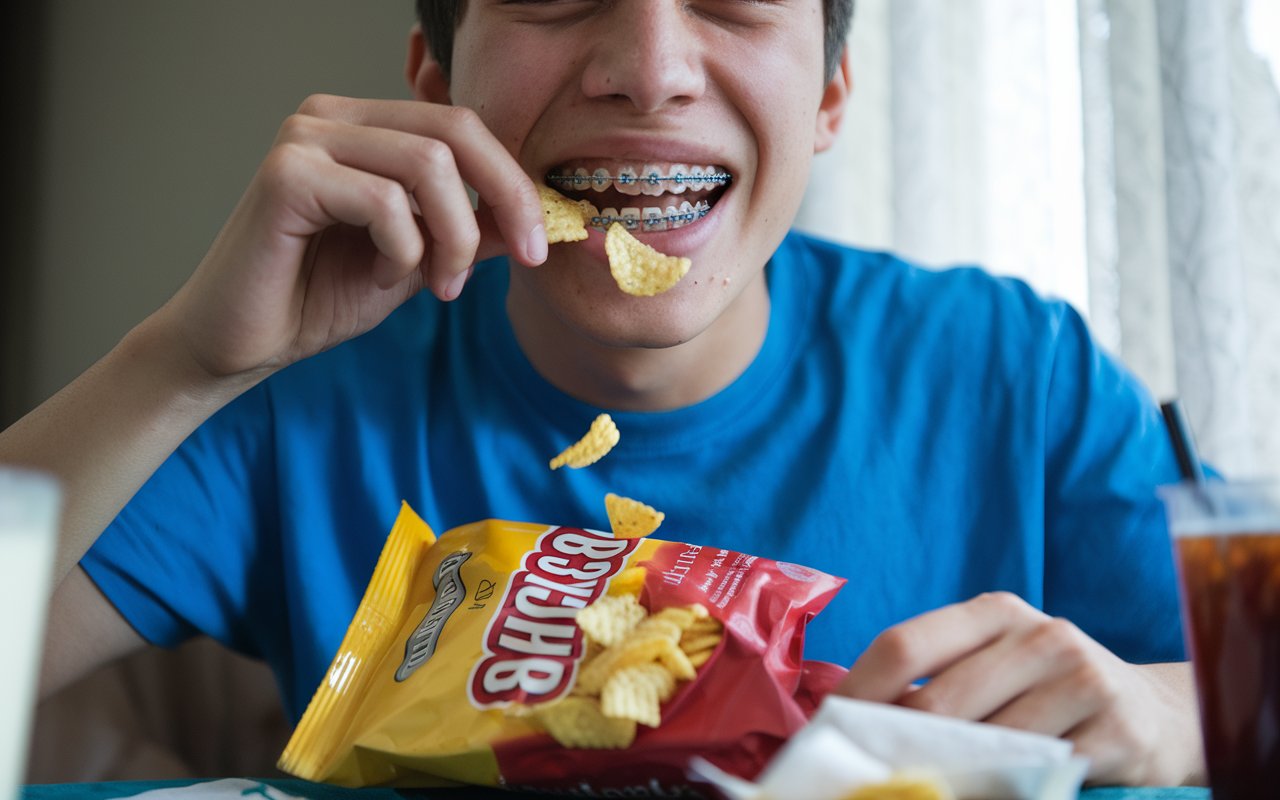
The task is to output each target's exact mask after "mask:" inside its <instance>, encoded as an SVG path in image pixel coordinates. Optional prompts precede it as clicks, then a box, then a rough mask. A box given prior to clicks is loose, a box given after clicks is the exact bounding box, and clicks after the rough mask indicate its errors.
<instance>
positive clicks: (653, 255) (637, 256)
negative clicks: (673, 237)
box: [604, 222, 693, 297]
mask: <svg viewBox="0 0 1280 800" xmlns="http://www.w3.org/2000/svg"><path fill="white" fill-rule="evenodd" d="M604 251H605V253H607V254H608V256H609V271H610V272H612V273H613V279H614V280H615V281H617V283H618V288H619V289H621V290H622V291H624V292H626V293H627V294H630V295H635V296H636V297H652V296H653V295H655V294H661V293H662V292H665V291H667V290H668V289H670V288H671V287H672V286H675V285H676V284H677V283H679V282H680V279H681V278H683V277H684V276H685V273H687V272H688V271H689V267H690V265H691V264H692V263H693V262H691V261H689V259H687V258H681V257H678V256H668V255H664V254H662V253H659V252H658V251H657V250H654V249H653V248H652V247H650V246H649V245H647V244H645V243H644V242H642V241H640V240H639V239H637V238H636V237H634V236H632V235H631V234H630V233H629V232H628V231H627V228H626V226H625V225H623V224H622V223H621V222H615V223H613V224H612V225H610V226H609V232H608V233H607V234H605V239H604Z"/></svg>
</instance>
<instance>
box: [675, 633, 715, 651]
mask: <svg viewBox="0 0 1280 800" xmlns="http://www.w3.org/2000/svg"><path fill="white" fill-rule="evenodd" d="M723 638H724V637H723V636H721V635H720V634H718V633H699V634H694V635H693V636H689V635H688V634H687V633H686V634H685V635H684V636H683V637H681V638H680V649H681V650H683V651H684V652H685V654H687V655H690V656H692V655H693V654H694V653H701V652H702V651H703V650H714V649H716V647H718V646H719V645H720V641H721V639H723Z"/></svg>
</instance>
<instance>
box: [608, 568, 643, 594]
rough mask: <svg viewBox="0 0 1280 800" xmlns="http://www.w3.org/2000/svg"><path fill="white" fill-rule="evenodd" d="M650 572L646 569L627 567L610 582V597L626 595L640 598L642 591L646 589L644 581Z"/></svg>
mask: <svg viewBox="0 0 1280 800" xmlns="http://www.w3.org/2000/svg"><path fill="white" fill-rule="evenodd" d="M648 574H649V571H648V570H646V569H645V568H644V567H627V568H626V569H624V570H623V571H622V572H619V573H618V574H617V575H614V576H613V580H611V581H609V595H610V596H614V597H616V596H620V595H625V594H633V595H637V596H639V594H640V590H641V589H643V588H644V579H645V577H647V576H648Z"/></svg>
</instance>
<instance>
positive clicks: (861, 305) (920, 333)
mask: <svg viewBox="0 0 1280 800" xmlns="http://www.w3.org/2000/svg"><path fill="white" fill-rule="evenodd" d="M779 254H780V256H781V260H782V261H784V262H785V263H786V264H787V265H788V266H791V267H794V268H795V269H796V270H797V271H798V272H799V273H801V274H802V275H803V278H802V280H801V281H799V282H797V284H800V285H804V286H805V289H804V291H807V292H809V293H811V294H812V295H813V296H814V297H815V298H816V300H815V303H816V305H815V307H814V312H815V313H816V314H817V315H818V316H819V317H820V318H824V319H826V320H828V322H829V324H831V325H833V326H835V327H836V328H837V329H845V328H848V327H851V326H853V327H860V328H868V329H874V330H875V331H877V332H878V335H879V336H880V337H882V338H884V339H885V340H891V339H892V338H893V337H895V336H902V337H909V338H910V339H911V340H913V341H919V340H921V339H922V338H924V339H927V338H928V337H929V335H930V334H934V335H936V336H939V337H943V338H945V339H946V340H948V341H951V342H952V343H955V344H961V343H970V344H980V345H981V344H986V343H989V342H990V341H992V338H993V337H996V338H998V339H999V340H1000V341H1003V342H1005V343H1023V344H1029V343H1032V342H1037V343H1039V344H1040V345H1045V344H1049V343H1052V342H1053V341H1054V340H1056V339H1057V337H1058V336H1059V334H1060V333H1061V332H1062V330H1063V328H1064V326H1066V327H1068V328H1074V329H1075V330H1076V332H1080V331H1083V330H1084V327H1083V324H1082V323H1080V324H1079V325H1077V323H1078V322H1079V320H1080V318H1079V314H1077V313H1076V312H1075V311H1074V310H1073V309H1072V308H1071V307H1070V306H1069V305H1068V304H1067V303H1066V302H1064V301H1062V300H1058V299H1054V298H1050V297H1046V296H1043V295H1041V294H1040V293H1038V292H1037V291H1036V290H1035V289H1033V288H1032V287H1031V286H1030V285H1028V284H1027V283H1026V282H1025V281H1022V280H1020V279H1018V278H1012V277H1005V276H998V275H995V274H993V273H991V272H989V271H987V270H985V269H983V268H980V267H977V266H973V265H953V266H945V267H938V266H926V265H923V264H920V263H918V262H915V261H912V260H910V259H907V258H903V257H902V256H900V255H897V254H894V253H891V252H886V251H876V250H866V249H860V248H857V247H852V246H849V245H845V244H840V243H837V242H831V241H828V240H824V239H820V238H817V237H814V236H810V235H807V234H802V233H796V232H793V233H792V234H790V235H789V236H788V237H787V239H786V240H785V241H784V242H783V245H782V246H781V247H780V248H779Z"/></svg>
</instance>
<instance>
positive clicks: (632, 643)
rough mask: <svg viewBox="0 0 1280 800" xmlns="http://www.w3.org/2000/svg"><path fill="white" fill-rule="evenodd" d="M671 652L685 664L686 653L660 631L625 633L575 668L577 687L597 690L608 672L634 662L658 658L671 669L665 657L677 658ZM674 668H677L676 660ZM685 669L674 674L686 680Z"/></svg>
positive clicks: (649, 661) (591, 690)
mask: <svg viewBox="0 0 1280 800" xmlns="http://www.w3.org/2000/svg"><path fill="white" fill-rule="evenodd" d="M673 652H675V653H679V654H680V655H679V657H680V658H683V659H684V661H685V663H686V664H687V663H688V661H689V657H688V656H686V655H685V654H684V652H683V651H682V650H680V648H679V647H677V646H676V645H675V644H674V643H673V642H672V641H671V639H669V638H668V637H667V636H666V635H665V634H663V633H661V632H658V631H653V632H649V633H643V634H641V633H637V634H635V635H634V636H628V637H627V638H626V639H624V640H623V641H622V642H621V643H619V644H616V645H614V646H613V647H610V648H608V649H607V650H605V651H604V652H603V653H601V654H600V656H599V657H598V658H595V659H593V660H591V661H589V662H587V663H585V664H583V665H582V669H581V670H580V671H579V672H578V687H579V688H580V689H581V690H582V691H583V692H586V693H587V694H596V693H597V692H599V691H600V690H601V689H603V688H604V684H605V681H607V680H609V676H610V675H612V674H613V673H614V672H615V671H617V670H619V669H622V668H623V667H630V666H633V665H635V664H649V663H652V662H654V661H657V662H659V663H661V664H662V665H663V666H665V667H667V668H668V669H670V668H671V665H670V664H668V660H673V661H674V659H675V658H676V657H675V656H673V655H671V654H672V653H673ZM677 668H679V665H678V664H677ZM673 672H674V670H673ZM688 672H689V671H688V670H685V669H680V673H681V674H678V675H676V677H677V678H680V679H681V680H688V679H689V677H692V676H691V675H689V674H688Z"/></svg>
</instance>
